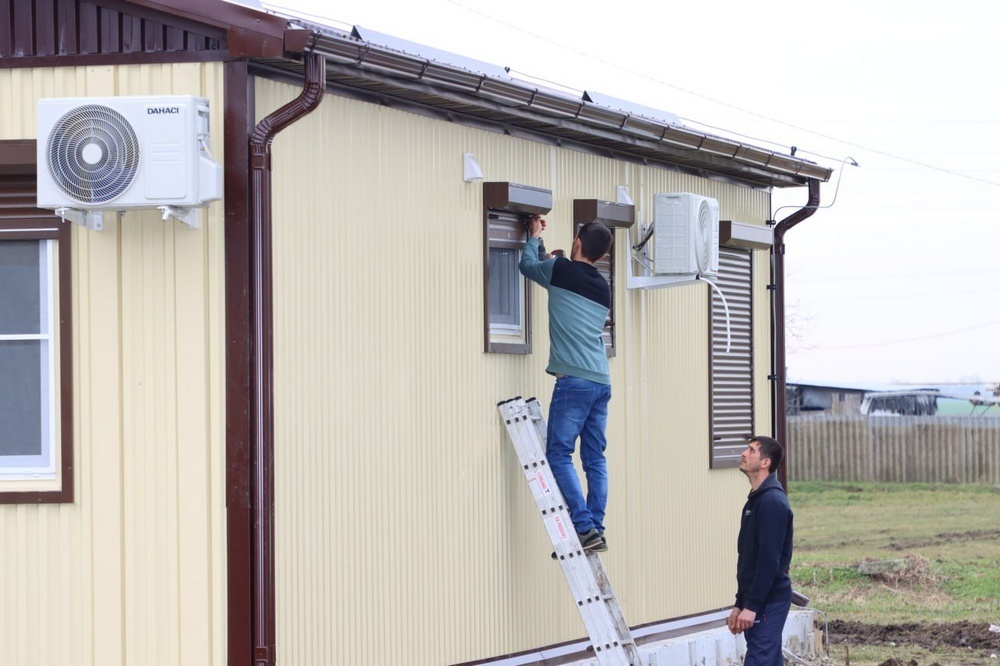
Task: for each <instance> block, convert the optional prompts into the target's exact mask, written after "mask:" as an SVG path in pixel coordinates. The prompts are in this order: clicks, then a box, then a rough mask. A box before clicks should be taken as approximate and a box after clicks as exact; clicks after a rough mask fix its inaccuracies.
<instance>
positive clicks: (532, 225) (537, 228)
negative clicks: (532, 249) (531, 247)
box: [528, 215, 545, 238]
mask: <svg viewBox="0 0 1000 666" xmlns="http://www.w3.org/2000/svg"><path fill="white" fill-rule="evenodd" d="M543 231H545V220H543V219H542V216H541V215H532V216H531V221H530V222H528V233H530V234H531V237H532V238H538V237H539V236H540V235H541V234H542V232H543Z"/></svg>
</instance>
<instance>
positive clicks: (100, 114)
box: [47, 104, 139, 204]
mask: <svg viewBox="0 0 1000 666" xmlns="http://www.w3.org/2000/svg"><path fill="white" fill-rule="evenodd" d="M47 155H48V163H49V164H48V166H49V173H50V174H51V176H52V179H53V180H54V181H55V183H56V185H58V187H59V188H60V189H61V190H62V191H63V192H65V193H66V194H68V195H69V196H71V197H73V198H74V199H76V200H77V201H81V202H84V203H88V204H100V203H108V202H112V201H114V200H115V199H116V198H117V197H119V196H121V194H122V193H123V192H124V191H125V190H126V189H128V187H129V185H131V184H132V181H133V180H135V177H136V173H137V172H138V170H139V139H138V137H137V136H136V134H135V130H134V129H133V128H132V125H131V124H130V123H129V122H128V121H127V120H126V119H125V117H124V116H122V115H121V114H120V113H118V112H117V111H115V110H114V109H112V108H110V107H107V106H103V105H99V104H86V105H83V106H79V107H77V108H75V109H73V110H72V111H70V112H69V113H67V114H66V115H64V116H63V117H62V118H60V119H59V120H58V122H56V124H55V126H54V127H53V128H52V131H51V133H50V134H49V141H48V146H47Z"/></svg>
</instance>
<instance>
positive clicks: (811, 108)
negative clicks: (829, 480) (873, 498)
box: [264, 0, 1000, 386]
mask: <svg viewBox="0 0 1000 666" xmlns="http://www.w3.org/2000/svg"><path fill="white" fill-rule="evenodd" d="M264 6H265V7H278V6H284V7H289V8H294V10H295V11H296V13H301V14H305V13H309V14H312V15H314V16H316V17H325V18H326V19H329V20H330V21H332V22H333V24H334V25H339V26H341V27H345V26H348V27H349V26H351V25H360V26H363V27H366V28H369V29H371V30H375V31H378V32H383V33H388V34H391V35H394V36H397V37H400V38H403V39H407V40H410V41H414V42H419V43H422V44H426V45H428V46H431V47H434V48H437V49H442V50H445V51H450V52H453V53H457V54H459V55H462V56H465V57H469V58H474V59H477V60H482V61H485V62H488V63H491V64H494V65H500V66H506V67H510V68H511V70H512V73H513V74H514V75H515V76H518V75H520V76H530V77H533V78H538V79H543V80H547V81H551V82H553V83H554V84H558V85H559V86H560V87H565V88H569V89H572V90H578V91H583V90H592V91H597V92H600V93H604V94H606V95H611V96H614V97H618V98H622V99H627V100H630V101H634V102H637V103H640V104H644V105H646V106H650V107H654V108H658V109H663V110H665V111H669V112H672V113H674V114H676V115H678V116H679V117H680V118H681V119H682V121H683V122H684V123H685V124H687V125H690V126H692V127H695V128H698V129H702V130H706V131H709V132H712V133H719V134H725V135H733V134H740V135H745V136H743V137H742V139H743V140H745V141H747V142H748V143H752V144H754V145H758V146H762V147H767V148H771V149H774V150H778V151H782V152H784V151H787V150H789V149H790V147H791V146H796V147H797V148H798V153H797V154H798V155H799V156H800V157H805V158H807V159H812V160H814V161H816V162H819V163H821V164H824V165H827V166H830V167H834V168H836V169H837V173H835V175H834V177H833V178H832V179H831V181H830V183H828V184H825V185H824V186H823V189H822V205H824V206H830V207H829V208H823V209H821V210H819V211H818V212H817V213H816V214H815V215H814V216H813V217H811V218H809V219H808V220H806V221H805V222H803V223H802V224H801V225H799V226H797V227H795V228H794V229H793V230H791V231H790V232H789V233H788V234H787V235H786V239H785V240H786V245H787V254H786V269H787V277H788V290H787V295H786V301H787V308H788V310H789V316H790V317H791V319H792V321H791V322H790V324H791V326H792V328H793V329H794V330H795V334H794V336H792V337H790V338H789V340H788V346H789V357H788V373H789V379H790V380H791V381H799V382H804V383H832V384H847V385H855V384H857V385H863V386H869V385H871V386H881V385H884V384H892V383H916V384H933V383H947V382H998V381H1000V350H998V345H1000V305H998V303H1000V262H998V260H997V257H998V255H1000V108H998V104H997V103H998V101H1000V46H998V42H997V33H998V31H1000V2H994V1H993V0H979V1H975V0H952V1H950V2H940V1H938V0H907V1H906V2H899V1H886V0H865V1H864V2H862V1H860V0H841V2H839V3H835V4H833V5H831V4H829V3H827V4H809V3H802V2H801V1H796V2H792V1H791V0H763V1H762V2H754V3H751V2H745V1H744V2H733V1H727V2H710V1H706V2H684V3H672V2H658V3H654V2H651V1H650V0H645V1H643V2H639V1H637V0H618V1H617V2H609V3H604V4H602V5H600V9H599V10H598V9H596V7H597V5H594V4H592V3H579V2H573V3H570V2H557V1H554V0H548V1H545V0H533V1H528V0H507V1H506V2H502V3H498V2H483V1H481V0H420V1H419V2H415V1H413V0H408V1H405V2H404V1H397V0H365V2H356V3H335V2H330V1H329V0H281V1H280V2H265V3H264ZM847 157H850V158H853V159H854V160H856V161H857V162H858V164H859V165H860V166H859V167H852V166H845V167H844V168H843V172H842V181H841V182H840V187H839V192H838V191H837V183H838V179H839V178H840V175H841V164H842V160H844V159H845V158H847ZM835 194H836V197H835ZM805 198H806V191H805V188H795V189H793V190H791V191H787V190H785V191H779V192H778V193H777V194H776V196H775V209H776V210H775V211H774V217H775V218H776V219H778V220H780V219H783V218H784V217H787V216H788V215H789V214H791V213H792V212H793V211H794V210H796V208H797V207H798V206H801V205H802V204H803V203H804V202H805ZM781 206H789V207H788V208H781V209H779V208H780V207H781Z"/></svg>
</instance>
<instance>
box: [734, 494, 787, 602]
mask: <svg viewBox="0 0 1000 666" xmlns="http://www.w3.org/2000/svg"><path fill="white" fill-rule="evenodd" d="M737 551H738V552H739V558H738V560H737V563H736V582H737V590H736V607H737V608H746V609H749V610H752V611H753V612H755V613H759V612H760V611H761V609H762V608H763V607H764V604H769V603H773V602H776V601H790V600H791V598H792V581H791V580H790V579H789V578H788V565H789V564H791V561H792V508H791V506H789V504H788V496H787V495H785V489H784V488H782V487H781V483H780V482H779V481H778V475H777V474H771V475H770V476H768V477H767V478H766V479H764V482H763V483H762V484H760V487H759V488H757V490H753V491H751V492H750V494H749V495H748V496H747V503H746V504H745V505H744V506H743V519H742V521H741V522H740V537H739V540H738V542H737Z"/></svg>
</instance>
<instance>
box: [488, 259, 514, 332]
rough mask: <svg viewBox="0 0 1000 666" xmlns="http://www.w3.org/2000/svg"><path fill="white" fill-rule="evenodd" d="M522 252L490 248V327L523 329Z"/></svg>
mask: <svg viewBox="0 0 1000 666" xmlns="http://www.w3.org/2000/svg"><path fill="white" fill-rule="evenodd" d="M520 261H521V251H520V250H515V249H513V248H498V247H491V248H490V326H491V327H492V326H502V327H510V328H513V329H518V330H520V328H521V289H520V288H519V286H518V283H519V279H518V278H519V277H520V272H519V271H518V267H517V265H518V263H519V262H520Z"/></svg>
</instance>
